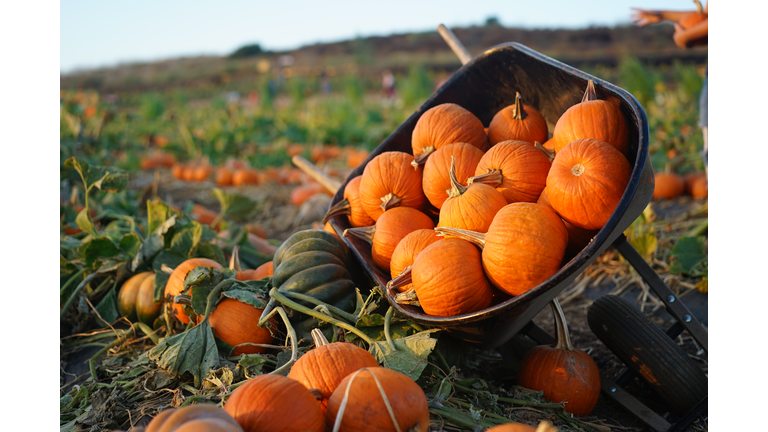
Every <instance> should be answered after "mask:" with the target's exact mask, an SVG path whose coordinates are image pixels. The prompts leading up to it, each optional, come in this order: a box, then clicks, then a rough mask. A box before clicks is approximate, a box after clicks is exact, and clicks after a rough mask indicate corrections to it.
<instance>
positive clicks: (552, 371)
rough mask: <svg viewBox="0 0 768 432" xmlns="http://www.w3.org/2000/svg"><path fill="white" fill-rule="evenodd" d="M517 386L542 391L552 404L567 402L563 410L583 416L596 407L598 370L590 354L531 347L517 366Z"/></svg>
mask: <svg viewBox="0 0 768 432" xmlns="http://www.w3.org/2000/svg"><path fill="white" fill-rule="evenodd" d="M517 383H518V384H519V385H521V386H523V387H526V388H529V389H533V390H538V391H543V392H544V397H545V398H547V399H548V400H550V401H552V402H562V401H564V400H567V401H568V403H567V404H565V410H566V411H568V412H569V413H572V414H574V415H577V416H586V415H589V413H591V412H592V410H593V409H594V408H595V405H597V400H598V396H599V395H600V370H599V369H598V368H597V364H596V363H595V362H594V360H592V358H591V357H590V356H589V354H587V353H585V352H584V351H581V350H573V351H568V350H564V349H555V348H552V347H551V346H548V345H539V346H535V347H533V348H531V350H530V351H528V353H527V354H526V355H525V357H524V358H523V361H522V363H521V364H520V370H519V374H518V378H517Z"/></svg>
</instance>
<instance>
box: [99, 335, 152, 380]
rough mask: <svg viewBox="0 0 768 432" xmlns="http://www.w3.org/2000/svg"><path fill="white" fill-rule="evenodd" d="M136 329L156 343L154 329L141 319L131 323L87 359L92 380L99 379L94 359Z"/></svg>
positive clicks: (121, 341)
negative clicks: (115, 337) (129, 326)
mask: <svg viewBox="0 0 768 432" xmlns="http://www.w3.org/2000/svg"><path fill="white" fill-rule="evenodd" d="M137 330H141V331H142V332H143V333H144V334H146V335H147V336H149V338H150V339H152V342H154V343H155V344H157V343H158V341H159V339H158V337H157V335H156V334H155V333H156V331H155V330H152V329H151V328H150V327H149V326H148V325H146V324H144V323H143V322H141V321H138V322H135V323H133V325H132V326H131V328H129V329H127V330H123V331H122V332H121V333H120V334H119V335H118V337H117V339H115V340H114V341H112V343H110V344H108V345H106V346H105V347H104V348H102V349H100V350H99V351H97V352H96V354H94V355H93V357H91V358H90V359H89V360H88V368H89V369H90V371H91V378H92V379H93V382H97V381H98V380H99V376H98V374H97V373H96V360H98V359H99V358H101V356H103V355H104V354H105V353H106V352H107V351H109V350H110V349H112V348H114V347H116V346H118V345H120V344H121V343H123V342H125V340H126V339H127V338H128V337H129V336H131V335H133V334H135V333H136V331H137Z"/></svg>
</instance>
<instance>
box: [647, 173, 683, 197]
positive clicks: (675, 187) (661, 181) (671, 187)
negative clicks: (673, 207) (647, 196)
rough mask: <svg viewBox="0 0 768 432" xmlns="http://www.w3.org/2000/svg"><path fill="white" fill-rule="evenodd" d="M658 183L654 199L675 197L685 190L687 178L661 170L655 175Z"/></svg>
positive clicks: (654, 191)
mask: <svg viewBox="0 0 768 432" xmlns="http://www.w3.org/2000/svg"><path fill="white" fill-rule="evenodd" d="M655 182H656V185H655V187H654V189H653V199H655V200H657V199H674V198H677V197H679V196H680V195H682V194H683V192H685V180H683V178H682V177H680V175H678V174H675V173H673V172H660V173H656V175H655Z"/></svg>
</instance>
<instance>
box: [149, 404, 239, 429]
mask: <svg viewBox="0 0 768 432" xmlns="http://www.w3.org/2000/svg"><path fill="white" fill-rule="evenodd" d="M202 419H219V420H222V421H224V422H227V423H229V424H231V425H232V426H234V427H236V428H239V427H240V426H239V425H238V424H237V422H236V421H235V419H234V418H232V416H230V415H229V414H228V413H227V412H226V411H224V410H223V409H221V408H219V407H218V406H216V405H213V404H194V405H187V406H185V407H183V408H178V409H174V408H170V409H167V410H164V411H162V412H161V413H160V414H158V415H157V416H156V417H155V418H153V419H152V421H150V422H149V424H148V425H147V428H146V429H145V432H172V431H176V430H178V428H180V427H182V426H183V425H184V424H187V423H190V422H193V421H196V420H202ZM236 430H237V429H236Z"/></svg>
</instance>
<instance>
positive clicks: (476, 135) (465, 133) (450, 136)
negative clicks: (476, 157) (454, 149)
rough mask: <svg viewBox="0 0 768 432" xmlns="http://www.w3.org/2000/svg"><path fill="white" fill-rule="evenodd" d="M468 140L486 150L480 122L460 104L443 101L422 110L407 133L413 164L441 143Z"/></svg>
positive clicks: (424, 157) (425, 156)
mask: <svg viewBox="0 0 768 432" xmlns="http://www.w3.org/2000/svg"><path fill="white" fill-rule="evenodd" d="M457 142H463V143H469V144H472V145H473V146H475V147H477V148H479V149H480V150H482V151H486V150H488V148H489V147H490V146H489V144H488V135H487V134H486V133H485V127H484V126H483V122H481V121H480V119H478V118H477V117H476V116H475V115H474V114H472V113H471V112H469V111H467V110H466V109H464V108H463V107H461V106H460V105H457V104H454V103H444V104H441V105H437V106H434V107H432V108H430V109H428V110H426V111H425V112H424V114H422V115H421V117H419V120H418V121H417V122H416V126H415V127H414V128H413V134H412V135H411V148H412V149H413V155H414V156H415V157H416V159H415V160H414V161H413V164H414V165H423V164H424V163H425V162H426V160H427V158H428V157H429V156H430V155H431V154H432V153H433V152H434V151H435V150H437V149H439V148H440V147H442V146H444V145H448V144H453V143H457Z"/></svg>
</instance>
